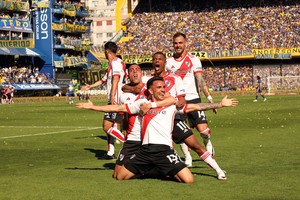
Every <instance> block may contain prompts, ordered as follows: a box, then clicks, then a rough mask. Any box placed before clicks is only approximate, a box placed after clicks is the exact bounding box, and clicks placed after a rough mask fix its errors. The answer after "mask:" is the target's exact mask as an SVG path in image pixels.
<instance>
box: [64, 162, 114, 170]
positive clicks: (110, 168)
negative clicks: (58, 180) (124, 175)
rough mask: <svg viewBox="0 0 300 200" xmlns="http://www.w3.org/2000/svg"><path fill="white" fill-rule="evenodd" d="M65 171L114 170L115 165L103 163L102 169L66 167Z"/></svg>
mask: <svg viewBox="0 0 300 200" xmlns="http://www.w3.org/2000/svg"><path fill="white" fill-rule="evenodd" d="M65 169H66V170H114V169H115V163H104V164H103V167H68V168H65Z"/></svg>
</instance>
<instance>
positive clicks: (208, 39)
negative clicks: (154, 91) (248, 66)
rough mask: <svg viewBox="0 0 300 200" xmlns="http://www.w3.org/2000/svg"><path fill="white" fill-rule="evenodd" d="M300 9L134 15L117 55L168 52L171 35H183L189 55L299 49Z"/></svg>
mask: <svg viewBox="0 0 300 200" xmlns="http://www.w3.org/2000/svg"><path fill="white" fill-rule="evenodd" d="M299 10H300V5H299V4H295V5H286V6H265V7H250V8H243V7H237V8H223V9H218V10H217V9H212V10H203V11H199V12H197V11H195V10H194V9H193V10H192V11H182V12H143V13H137V14H135V15H134V16H133V18H132V19H131V20H130V21H129V23H128V24H127V34H128V35H129V36H133V39H132V40H130V41H128V42H123V43H120V44H119V45H120V53H121V54H152V53H154V52H156V51H163V52H172V51H173V48H172V35H173V34H174V33H175V32H177V31H180V32H184V33H185V34H186V35H187V37H188V40H189V50H190V51H208V52H209V51H216V50H251V49H264V48H292V47H299V46H300V28H299V27H300V22H299V20H298V19H299V18H300V12H299Z"/></svg>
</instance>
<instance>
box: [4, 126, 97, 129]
mask: <svg viewBox="0 0 300 200" xmlns="http://www.w3.org/2000/svg"><path fill="white" fill-rule="evenodd" d="M0 128H87V129H89V128H102V127H85V126H77V127H76V126H0Z"/></svg>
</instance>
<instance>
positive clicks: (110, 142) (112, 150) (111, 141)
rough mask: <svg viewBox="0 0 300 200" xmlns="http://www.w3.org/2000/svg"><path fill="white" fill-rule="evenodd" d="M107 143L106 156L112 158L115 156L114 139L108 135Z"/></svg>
mask: <svg viewBox="0 0 300 200" xmlns="http://www.w3.org/2000/svg"><path fill="white" fill-rule="evenodd" d="M107 142H108V145H107V155H109V156H112V155H114V154H115V145H114V143H115V138H114V137H112V136H110V135H107Z"/></svg>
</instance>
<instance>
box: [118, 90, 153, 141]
mask: <svg viewBox="0 0 300 200" xmlns="http://www.w3.org/2000/svg"><path fill="white" fill-rule="evenodd" d="M146 90H147V88H146V87H145V85H144V87H143V88H142V90H141V92H140V93H139V94H138V95H136V94H133V93H123V94H122V95H121V97H120V104H128V103H132V102H135V101H137V100H139V99H144V101H145V102H146V101H147V98H146V96H145V91H146ZM140 101H142V100H140ZM127 123H128V128H127V130H126V135H127V139H126V140H130V141H141V128H142V123H141V116H139V115H138V114H128V121H127Z"/></svg>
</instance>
